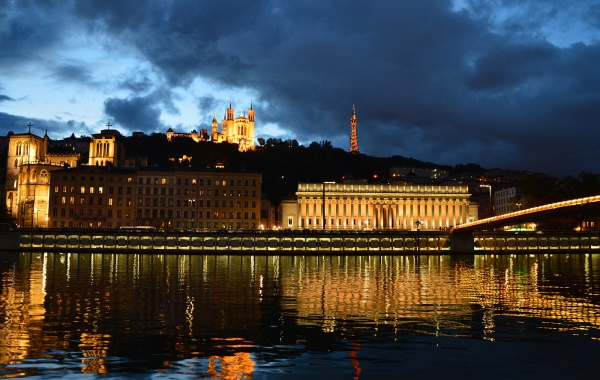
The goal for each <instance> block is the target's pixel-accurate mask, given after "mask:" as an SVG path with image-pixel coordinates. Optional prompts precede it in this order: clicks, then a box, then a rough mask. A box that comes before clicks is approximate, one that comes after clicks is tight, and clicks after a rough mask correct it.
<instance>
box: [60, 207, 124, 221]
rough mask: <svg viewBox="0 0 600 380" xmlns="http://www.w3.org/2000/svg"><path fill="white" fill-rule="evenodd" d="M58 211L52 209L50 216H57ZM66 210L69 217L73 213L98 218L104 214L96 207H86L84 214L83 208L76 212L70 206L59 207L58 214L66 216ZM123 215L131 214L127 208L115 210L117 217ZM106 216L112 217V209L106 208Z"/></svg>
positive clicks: (73, 215) (73, 214) (72, 215)
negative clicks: (68, 207)
mask: <svg viewBox="0 0 600 380" xmlns="http://www.w3.org/2000/svg"><path fill="white" fill-rule="evenodd" d="M58 211H59V210H58V209H56V208H55V209H53V210H52V216H55V217H58ZM67 211H68V212H69V217H71V218H73V217H75V215H77V216H79V217H86V216H87V217H100V218H101V217H103V216H104V213H103V211H102V209H96V210H94V209H88V210H87V214H86V212H85V210H84V209H79V212H77V213H76V212H75V211H76V210H75V209H72V208H71V209H68V210H67V209H64V208H61V209H60V216H61V217H66V216H67ZM94 211H95V212H94ZM123 215H125V218H126V219H127V218H130V217H131V214H130V211H129V210H125V212H123V210H117V213H116V216H117V218H123ZM106 217H107V218H112V217H113V210H108V211H107V213H106Z"/></svg>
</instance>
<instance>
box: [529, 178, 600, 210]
mask: <svg viewBox="0 0 600 380" xmlns="http://www.w3.org/2000/svg"><path fill="white" fill-rule="evenodd" d="M519 187H520V189H521V198H520V199H519V200H518V201H519V202H520V203H521V205H522V208H529V207H534V206H541V205H544V204H548V203H554V202H561V201H565V200H568V199H577V198H583V197H589V196H594V195H598V194H600V175H598V174H594V173H591V172H581V173H579V174H577V176H567V177H564V178H558V177H552V176H549V175H548V174H544V173H532V174H531V175H529V176H527V178H526V179H524V180H523V181H521V183H520V184H519Z"/></svg>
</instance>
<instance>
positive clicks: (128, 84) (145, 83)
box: [118, 73, 153, 94]
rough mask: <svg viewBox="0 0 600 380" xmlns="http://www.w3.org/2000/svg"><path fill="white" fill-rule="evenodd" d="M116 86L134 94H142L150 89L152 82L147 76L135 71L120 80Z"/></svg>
mask: <svg viewBox="0 0 600 380" xmlns="http://www.w3.org/2000/svg"><path fill="white" fill-rule="evenodd" d="M118 87H119V88H121V89H125V90H129V91H131V92H132V93H134V94H144V93H146V92H148V91H150V89H152V87H153V83H152V80H150V78H148V76H146V75H143V74H141V73H136V74H134V75H131V76H129V77H128V78H125V79H124V80H122V81H120V82H119V83H118Z"/></svg>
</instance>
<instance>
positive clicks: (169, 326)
mask: <svg viewBox="0 0 600 380" xmlns="http://www.w3.org/2000/svg"><path fill="white" fill-rule="evenodd" d="M0 276H1V277H0V279H1V282H0V377H1V378H7V377H35V378H40V379H49V378H74V379H75V378H77V379H78V378H86V377H89V378H97V377H103V378H105V377H110V378H136V379H143V378H155V377H156V378H176V379H197V378H216V379H221V378H223V379H240V378H241V379H249V378H253V379H289V378H292V379H295V378H298V379H303V378H310V377H318V378H339V379H381V378H406V379H429V378H437V379H444V378H523V379H525V378H527V379H531V378H541V377H550V378H577V379H585V378H590V379H592V378H593V379H595V378H598V377H599V376H600V372H599V370H600V360H599V359H598V353H599V352H600V329H599V326H600V319H599V316H600V254H580V253H578V254H527V255H499V256H494V255H474V256H238V255H231V256H227V255H156V254H152V255H151V254H137V253H135V254H134V253H132V254H68V253H45V254H44V253H0Z"/></svg>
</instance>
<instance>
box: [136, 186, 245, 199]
mask: <svg viewBox="0 0 600 380" xmlns="http://www.w3.org/2000/svg"><path fill="white" fill-rule="evenodd" d="M137 193H138V195H167V193H168V195H175V194H177V195H184V196H185V195H198V196H204V195H206V196H208V197H210V196H212V194H213V192H212V190H211V189H196V188H191V189H190V188H184V189H177V190H175V189H174V188H172V187H171V188H168V189H167V188H165V187H162V188H161V187H138V192H137ZM227 194H228V193H227V190H223V191H219V190H215V191H214V195H215V196H217V197H218V196H224V197H226V196H227ZM243 194H244V196H245V197H248V196H250V194H252V196H253V197H255V196H256V190H252V191H250V190H243ZM236 195H237V196H238V197H241V196H242V190H235V191H234V190H229V196H230V197H233V196H236Z"/></svg>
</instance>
